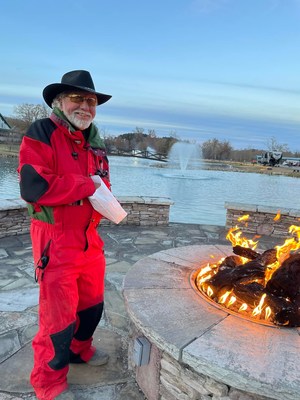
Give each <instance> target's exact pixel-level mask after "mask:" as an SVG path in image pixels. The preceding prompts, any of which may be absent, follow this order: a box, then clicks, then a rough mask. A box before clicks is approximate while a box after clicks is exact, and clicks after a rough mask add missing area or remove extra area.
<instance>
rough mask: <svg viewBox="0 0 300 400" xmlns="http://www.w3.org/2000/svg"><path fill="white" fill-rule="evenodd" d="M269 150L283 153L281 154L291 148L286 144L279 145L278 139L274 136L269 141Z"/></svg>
mask: <svg viewBox="0 0 300 400" xmlns="http://www.w3.org/2000/svg"><path fill="white" fill-rule="evenodd" d="M267 148H268V150H269V151H281V152H284V151H285V152H286V151H289V146H288V145H287V144H286V143H283V144H280V143H278V142H277V139H276V138H275V137H274V136H272V137H271V138H270V139H269V140H268V141H267Z"/></svg>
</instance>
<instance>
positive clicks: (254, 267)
mask: <svg viewBox="0 0 300 400" xmlns="http://www.w3.org/2000/svg"><path fill="white" fill-rule="evenodd" d="M265 270H266V267H265V266H264V265H262V264H260V263H258V262H257V261H256V260H252V261H249V262H247V263H246V264H242V265H239V266H238V267H237V268H226V269H223V270H219V271H218V272H217V273H216V274H215V275H214V276H213V277H212V278H210V279H208V280H207V281H206V284H208V285H209V286H210V287H211V288H212V289H213V291H214V294H215V295H218V294H219V292H220V291H221V290H222V291H223V290H224V289H226V290H232V289H233V287H234V285H236V284H238V283H243V282H244V283H248V282H253V281H254V280H259V279H262V278H264V276H265Z"/></svg>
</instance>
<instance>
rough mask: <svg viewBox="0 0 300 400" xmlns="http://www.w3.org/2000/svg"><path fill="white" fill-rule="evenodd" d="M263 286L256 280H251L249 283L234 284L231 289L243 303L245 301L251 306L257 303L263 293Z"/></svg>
mask: <svg viewBox="0 0 300 400" xmlns="http://www.w3.org/2000/svg"><path fill="white" fill-rule="evenodd" d="M264 289H265V287H264V286H263V285H261V284H259V283H257V282H251V283H249V284H246V285H244V284H241V283H237V284H234V286H233V290H234V294H235V295H236V297H237V298H238V299H239V300H241V301H242V302H243V303H247V304H249V305H251V306H255V305H257V304H258V302H259V300H260V299H261V296H262V295H263V294H264Z"/></svg>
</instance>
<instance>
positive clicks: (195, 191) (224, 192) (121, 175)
mask: <svg viewBox="0 0 300 400" xmlns="http://www.w3.org/2000/svg"><path fill="white" fill-rule="evenodd" d="M0 161H1V166H0V199H13V198H19V197H20V195H19V186H18V176H17V172H16V168H17V163H18V161H17V159H14V158H9V159H8V158H0ZM110 169H111V182H112V191H113V193H114V194H115V195H116V196H117V197H118V196H152V197H168V198H170V199H171V200H172V201H173V202H174V205H173V206H172V207H171V210H170V221H171V222H182V223H192V224H208V225H221V226H223V225H225V220H226V209H225V208H224V203H225V202H237V203H246V204H258V205H266V206H271V207H276V208H278V210H280V209H281V208H299V203H298V199H299V192H300V190H299V189H300V188H299V185H300V180H299V179H297V178H292V177H285V176H277V175H264V174H255V173H241V172H231V171H216V170H206V169H203V166H202V167H201V165H200V166H199V168H194V169H187V170H185V171H181V170H180V169H176V168H171V166H169V165H168V164H167V163H162V162H156V161H149V160H146V159H138V158H133V157H115V156H113V157H110Z"/></svg>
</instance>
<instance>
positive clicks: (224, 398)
mask: <svg viewBox="0 0 300 400" xmlns="http://www.w3.org/2000/svg"><path fill="white" fill-rule="evenodd" d="M138 336H143V334H141V333H139V332H137V331H136V330H135V327H132V337H133V338H135V337H138ZM133 360H134V350H133V343H132V342H131V343H130V345H129V355H128V361H129V365H128V366H129V369H130V370H133V371H134V372H135V376H136V381H137V384H138V385H139V387H140V389H141V390H142V392H143V393H144V395H145V396H146V398H147V399H148V400H274V398H270V397H266V396H260V395H258V394H254V393H249V392H245V391H242V390H239V389H237V388H234V387H231V386H229V385H226V384H225V383H223V382H219V381H217V380H215V379H213V378H212V377H209V376H208V375H204V374H200V373H198V372H196V371H194V370H193V369H192V368H191V367H190V366H188V365H186V364H184V363H182V362H179V361H178V360H176V359H175V358H173V357H172V356H170V355H169V354H168V353H167V352H166V351H162V350H160V349H158V348H157V347H156V345H155V344H154V343H151V351H150V359H149V363H148V364H147V365H143V366H140V367H137V366H136V365H135V364H134V361H133Z"/></svg>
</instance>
